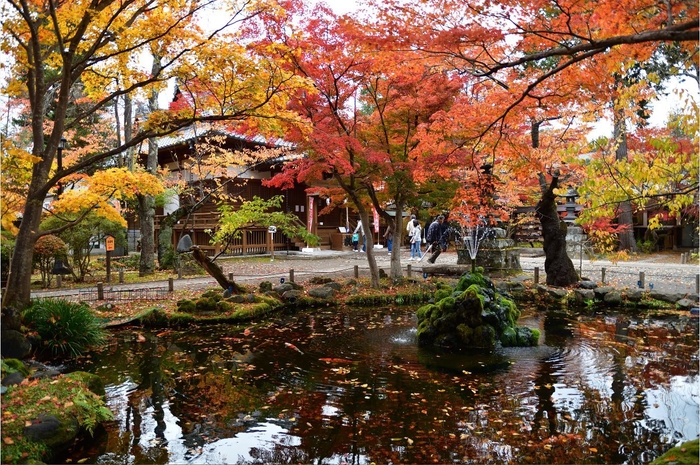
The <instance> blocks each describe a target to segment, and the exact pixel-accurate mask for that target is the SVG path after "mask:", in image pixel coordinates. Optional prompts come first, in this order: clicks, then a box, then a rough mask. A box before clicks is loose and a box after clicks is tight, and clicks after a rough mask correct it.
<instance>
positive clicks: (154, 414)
mask: <svg viewBox="0 0 700 465" xmlns="http://www.w3.org/2000/svg"><path fill="white" fill-rule="evenodd" d="M414 315H415V308H375V309H371V310H351V311H347V312H346V311H342V310H337V309H333V310H329V311H314V312H309V313H298V314H296V315H289V316H284V317H281V318H280V319H278V320H275V321H272V322H268V323H264V324H261V325H258V326H251V327H249V328H246V327H232V326H224V325H222V326H214V327H204V328H193V329H189V330H185V331H173V330H168V331H160V332H153V333H148V332H143V331H142V330H141V329H139V328H133V329H126V330H120V331H119V332H116V333H115V334H114V337H113V339H112V340H113V343H112V344H111V345H109V346H108V347H106V348H104V349H102V350H100V351H98V352H94V353H92V354H90V356H89V357H88V358H85V359H83V360H81V362H80V363H79V365H78V366H76V367H75V368H76V369H81V370H85V371H90V372H93V373H96V374H97V375H99V376H100V377H102V379H103V380H104V381H105V383H106V385H107V400H108V405H109V407H110V408H111V409H112V411H113V412H114V413H115V417H116V419H115V421H114V422H111V423H110V424H108V425H107V426H108V427H107V431H106V432H105V433H103V434H101V435H99V436H98V437H96V438H95V441H93V444H91V445H84V446H83V447H82V448H78V449H76V450H73V451H71V452H70V456H69V457H67V458H66V460H70V461H72V462H77V461H78V460H80V459H87V460H88V461H89V462H91V463H99V464H151V463H153V464H166V463H172V464H175V463H178V464H179V463H192V464H204V463H270V462H275V463H328V464H346V463H347V464H367V463H371V462H375V463H378V464H379V463H389V462H392V463H512V464H520V463H629V464H641V463H648V462H649V461H651V460H653V459H654V458H656V457H657V456H659V455H660V454H661V453H663V452H664V451H665V450H667V449H668V448H670V447H671V445H673V444H676V443H678V442H680V441H685V440H689V439H694V438H696V437H698V434H699V431H698V428H699V426H698V415H699V409H698V402H699V395H700V393H699V391H700V387H699V385H698V336H697V334H698V327H697V320H696V319H695V320H692V319H687V318H673V319H670V320H663V321H661V320H653V319H646V320H637V319H635V318H632V317H629V316H611V315H607V316H603V315H599V316H592V317H580V316H579V317H566V316H563V315H555V314H547V315H545V314H541V313H540V314H534V313H533V314H532V315H530V316H528V317H525V318H523V319H522V320H521V322H520V323H521V324H522V325H525V326H530V327H537V328H539V329H540V330H541V331H542V337H541V339H540V346H539V347H535V348H518V349H501V350H497V351H495V352H494V353H464V354H445V353H442V354H441V353H436V352H434V351H429V350H426V349H420V348H418V347H417V345H416V340H415V327H416V320H415V316H414ZM139 334H141V335H143V336H145V339H146V341H145V342H139V337H138V336H139ZM141 340H142V339H141Z"/></svg>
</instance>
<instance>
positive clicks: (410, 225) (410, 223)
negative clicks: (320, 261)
mask: <svg viewBox="0 0 700 465" xmlns="http://www.w3.org/2000/svg"><path fill="white" fill-rule="evenodd" d="M415 219H416V215H411V218H409V219H408V222H407V223H406V240H408V242H409V244H408V245H409V249H410V248H411V239H412V238H413V227H414V226H413V221H414V220H415Z"/></svg>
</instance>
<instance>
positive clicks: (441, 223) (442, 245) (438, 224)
mask: <svg viewBox="0 0 700 465" xmlns="http://www.w3.org/2000/svg"><path fill="white" fill-rule="evenodd" d="M448 235H449V228H448V226H447V222H446V221H445V215H439V216H438V217H437V218H435V221H433V222H432V223H430V226H429V227H428V234H427V241H428V244H430V245H432V252H433V254H432V255H431V256H430V258H429V259H428V263H435V260H437V258H438V257H439V256H440V254H441V253H442V252H444V251H445V250H447V237H448Z"/></svg>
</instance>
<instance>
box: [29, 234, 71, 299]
mask: <svg viewBox="0 0 700 465" xmlns="http://www.w3.org/2000/svg"><path fill="white" fill-rule="evenodd" d="M66 250H67V249H66V243H65V242H63V240H62V239H61V238H60V237H58V236H54V235H51V234H49V235H47V236H41V237H40V238H39V239H37V241H36V243H35V244H34V256H33V260H34V267H35V268H37V267H38V268H39V271H40V272H41V285H42V286H43V287H49V286H51V277H52V276H51V269H52V268H53V264H54V261H55V260H56V259H62V260H65V259H66Z"/></svg>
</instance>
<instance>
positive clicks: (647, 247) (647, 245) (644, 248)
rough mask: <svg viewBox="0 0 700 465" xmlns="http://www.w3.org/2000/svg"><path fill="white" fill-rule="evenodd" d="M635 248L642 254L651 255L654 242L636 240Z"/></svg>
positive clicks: (654, 246) (654, 245) (653, 249)
mask: <svg viewBox="0 0 700 465" xmlns="http://www.w3.org/2000/svg"><path fill="white" fill-rule="evenodd" d="M637 248H638V249H639V251H640V252H642V253H652V252H654V251H655V250H656V244H655V243H654V241H644V240H641V239H639V240H637Z"/></svg>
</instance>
